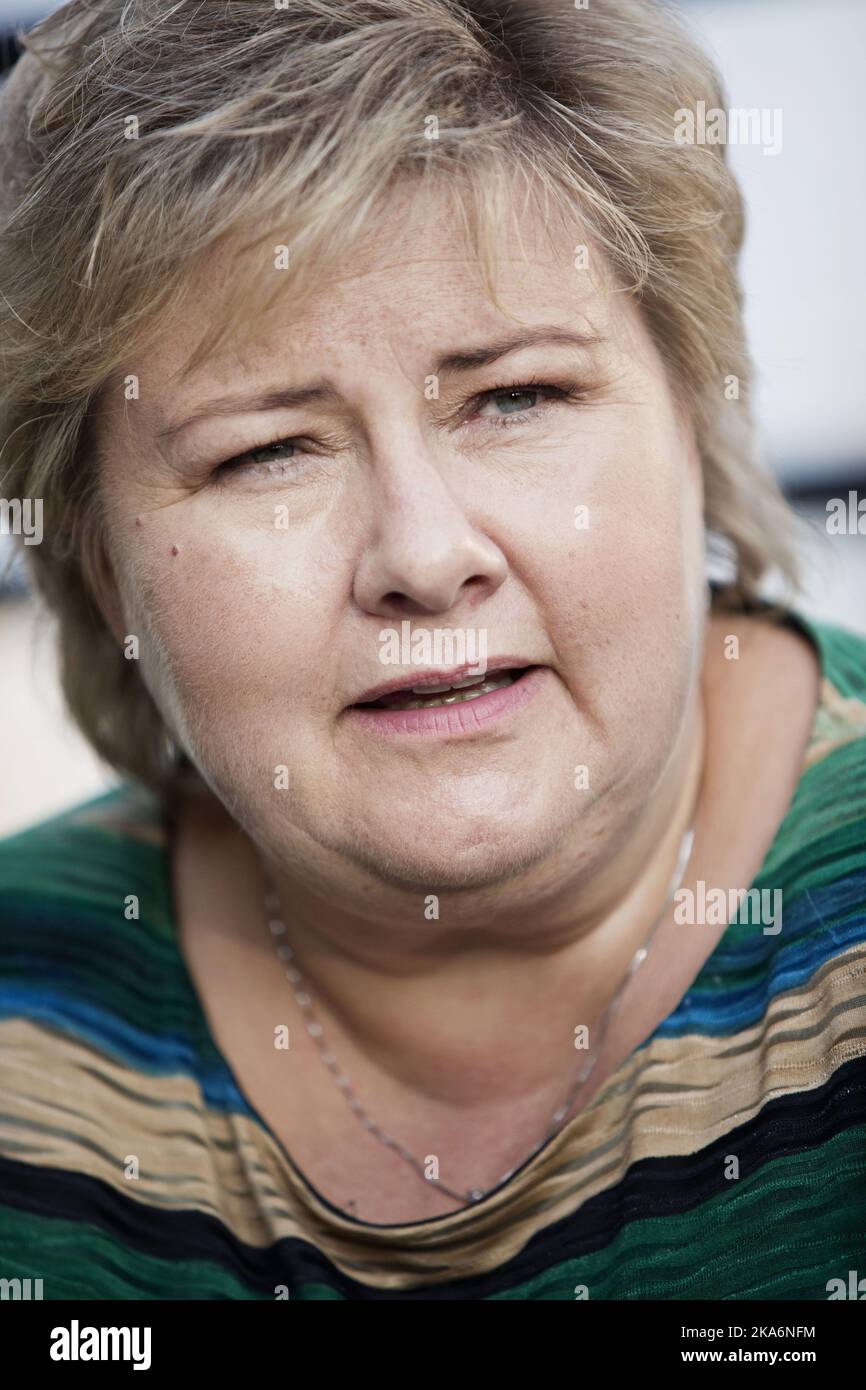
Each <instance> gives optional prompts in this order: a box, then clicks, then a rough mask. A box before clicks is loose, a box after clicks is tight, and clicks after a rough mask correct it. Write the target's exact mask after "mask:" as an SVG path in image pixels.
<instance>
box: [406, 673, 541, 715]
mask: <svg viewBox="0 0 866 1390" xmlns="http://www.w3.org/2000/svg"><path fill="white" fill-rule="evenodd" d="M517 676H518V672H516V671H503V672H502V674H501V675H499V676H491V677H490V678H489V679H488V680H482V681H481V683H480V684H478V685H473V686H471V687H467V688H463V689H452V687H451V686H445V687H444V689H445V690H447V691H449V694H447V695H446V694H444V693H442V692H434V693H433V695H432V696H430V695H429V691H430V687H429V686H428V687H427V691H428V698H426V699H423V700H405V701H404V700H402V699H401V700H400V703H399V705H398V706H396V708H399V709H435V708H436V707H437V706H438V705H457V704H462V703H464V702H465V701H466V700H477V699H478V697H479V695H488V694H489V693H490V691H491V690H500V689H502V687H503V686H506V685H513V683H514V682H515V681H516V680H517ZM412 693H413V694H417V691H414V690H413V692H412ZM389 708H394V706H389Z"/></svg>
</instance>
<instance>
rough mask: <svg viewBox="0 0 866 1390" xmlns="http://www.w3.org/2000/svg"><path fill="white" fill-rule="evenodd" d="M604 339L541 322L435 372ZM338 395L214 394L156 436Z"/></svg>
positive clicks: (322, 385)
mask: <svg viewBox="0 0 866 1390" xmlns="http://www.w3.org/2000/svg"><path fill="white" fill-rule="evenodd" d="M602 341H603V340H602V339H601V338H600V337H598V336H597V335H596V334H594V333H577V332H574V331H573V330H570V329H565V328H559V327H557V326H556V325H555V324H540V325H538V326H536V327H534V328H531V329H525V330H523V331H522V332H520V333H516V334H513V335H512V336H511V337H509V338H502V339H500V340H499V341H497V342H494V343H486V344H484V346H482V347H477V348H468V349H465V350H463V351H460V352H446V353H444V354H443V355H441V356H440V357H439V358H438V359H437V361H436V370H435V375H437V376H440V375H443V376H444V375H454V374H456V373H460V372H471V371H475V370H477V368H479V367H486V366H489V365H490V364H491V363H492V362H496V361H498V360H499V358H500V357H506V356H507V355H508V354H509V353H511V352H517V351H518V349H520V348H528V347H541V346H549V345H551V344H556V345H559V346H565V347H578V348H581V349H583V350H586V349H588V348H592V347H596V346H598V344H600V343H601V342H602ZM338 399H339V392H338V391H336V390H335V388H334V387H333V386H331V385H330V383H329V382H327V381H324V380H320V381H313V382H309V383H308V384H307V385H305V386H282V387H274V388H271V389H268V390H265V391H259V392H256V393H255V394H253V395H225V396H214V397H212V398H211V399H210V400H206V401H202V402H201V404H200V405H199V406H198V407H197V409H196V410H195V411H194V412H193V413H192V414H191V415H187V416H185V417H184V419H182V420H178V421H177V422H176V423H175V424H173V425H168V426H167V427H166V428H165V429H164V430H159V431H158V432H157V434H156V435H155V438H156V439H159V440H166V439H174V438H176V437H177V435H179V434H180V433H181V431H182V430H186V429H188V428H189V427H190V425H195V424H198V423H199V422H200V421H201V420H207V419H210V418H211V417H213V416H223V415H235V414H239V413H242V412H248V413H251V414H252V413H256V412H261V411H266V410H289V409H291V408H292V407H293V406H300V405H308V404H310V403H311V402H318V403H320V404H321V403H324V402H328V403H333V402H335V401H337V400H338Z"/></svg>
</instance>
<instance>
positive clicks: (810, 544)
mask: <svg viewBox="0 0 866 1390" xmlns="http://www.w3.org/2000/svg"><path fill="white" fill-rule="evenodd" d="M334 3H335V4H339V0H334ZM563 3H564V4H567V3H568V0H563ZM672 3H673V4H674V8H679V9H681V10H682V11H684V12H685V14H686V17H687V19H688V21H689V22H690V23H691V24H692V26H693V27H694V29H695V30H696V31H697V32H698V34H699V36H700V37H701V38H702V40H703V43H704V45H705V47H706V48H707V49H708V50H709V51H710V53H711V54H712V56H713V57H714V59H715V61H716V63H717V65H718V66H719V68H720V70H721V72H722V75H723V77H724V79H725V82H726V87H727V94H726V95H727V103H728V108H737V109H747V110H751V109H753V108H756V109H758V110H759V111H764V112H767V113H768V120H769V121H770V122H772V119H773V117H772V113H773V112H778V113H781V114H780V116H776V118H775V120H776V126H775V139H773V140H767V141H765V142H764V144H762V143H758V142H756V143H752V144H748V143H742V144H730V146H729V154H730V158H731V162H732V165H733V168H734V170H735V172H736V173H737V175H738V177H739V179H740V182H741V186H742V188H743V192H744V194H745V199H746V207H747V216H748V230H747V238H746V246H745V252H744V257H743V262H742V273H743V282H744V287H745V293H746V319H747V326H748V331H749V337H750V344H751V348H752V353H753V356H754V358H755V361H756V363H757V366H758V378H757V382H756V389H755V401H756V410H757V416H758V420H759V424H760V427H761V430H762V435H763V440H764V446H765V452H766V455H767V458H768V461H769V464H770V466H771V467H772V469H773V470H774V472H775V473H776V475H777V476H778V478H779V479H780V482H781V484H782V486H783V488H784V490H785V492H786V494H787V495H788V497H789V499H790V501H791V503H792V505H793V506H794V507H795V509H796V510H797V512H798V513H799V514H800V516H801V517H802V518H803V523H804V535H803V567H804V577H805V592H804V594H803V598H802V600H801V602H800V605H799V606H800V608H801V609H802V610H803V612H805V613H807V614H810V615H812V616H814V617H816V618H822V619H825V620H828V621H830V622H836V623H840V624H842V625H843V626H846V627H849V628H852V629H855V630H857V631H860V632H863V633H864V634H866V518H864V534H863V535H859V534H857V533H856V532H853V533H849V534H843V535H830V534H828V530H827V504H828V501H829V500H830V499H832V498H843V499H845V500H846V502H847V500H848V495H849V492H850V491H852V490H853V491H854V492H855V493H856V494H857V499H858V500H859V499H866V384H864V380H863V377H864V367H866V276H864V273H863V240H862V239H863V230H862V229H863V222H864V213H866V160H864V157H863V151H862V132H863V130H864V128H866V83H864V80H863V69H864V57H866V0H821V4H820V5H816V4H815V3H814V0H679V3H676V0H672ZM55 8H58V6H56V5H52V4H44V3H35V2H34V0H0V69H2V71H5V70H8V68H9V67H10V66H11V65H12V64H13V63H14V61H15V59H16V57H17V54H18V48H17V45H16V43H15V40H14V32H15V30H16V29H17V28H18V27H19V26H23V27H24V28H25V29H26V28H28V27H30V26H31V25H32V24H34V23H36V22H37V20H39V19H40V18H42V17H43V16H44V15H45V14H47V13H48V12H49V11H50V10H52V9H55ZM2 71H0V81H2ZM771 128H772V126H771V125H768V128H767V129H768V131H769V130H770V129H771ZM779 134H780V135H781V148H780V149H779V152H778V153H776V154H771V153H765V145H766V146H769V145H774V144H778V143H779V140H778V137H779ZM0 289H2V284H0ZM10 545H11V541H10V538H9V537H8V536H6V535H3V534H0V560H2V558H3V556H4V555H5V550H6V548H7V547H9V546H10ZM0 684H2V692H3V693H2V703H0V716H2V727H3V738H2V747H0V835H3V834H8V833H9V832H10V831H12V830H14V829H17V828H19V827H22V826H24V825H26V824H29V823H30V822H32V821H35V820H37V819H40V818H42V817H43V816H47V815H50V814H52V813H53V812H54V811H57V810H60V809H62V808H63V807H65V806H67V805H69V804H71V803H72V802H74V801H77V800H81V799H83V798H84V797H86V796H90V795H95V794H96V793H97V792H99V791H100V790H102V789H104V788H107V787H108V786H110V785H111V784H112V783H113V782H114V781H115V780H116V779H115V778H114V776H113V774H112V773H111V772H110V770H108V769H106V768H105V767H103V766H101V765H100V763H99V761H98V760H97V758H96V757H95V755H94V754H93V753H91V752H90V750H89V748H88V747H87V745H86V744H85V743H84V741H83V739H82V738H81V736H80V735H79V734H78V733H77V732H76V730H75V728H74V726H73V725H72V724H71V722H70V721H69V720H68V718H67V717H66V715H65V713H64V710H63V705H62V700H61V697H60V694H59V688H58V681H57V672H56V663H55V657H54V641H53V632H52V629H51V625H50V622H49V621H48V620H47V619H46V617H45V615H44V614H43V613H42V612H40V611H39V609H38V607H37V605H36V604H35V603H34V601H33V600H32V599H31V598H30V597H29V596H28V594H27V592H26V586H25V584H24V581H23V578H22V576H21V572H20V569H19V570H16V571H15V572H13V575H12V577H11V580H10V581H9V582H8V583H7V584H6V585H5V586H4V588H3V589H2V591H0Z"/></svg>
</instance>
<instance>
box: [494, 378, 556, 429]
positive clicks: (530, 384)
mask: <svg viewBox="0 0 866 1390" xmlns="http://www.w3.org/2000/svg"><path fill="white" fill-rule="evenodd" d="M579 397H580V392H578V391H576V390H575V389H574V387H570V386H557V385H554V383H553V382H549V381H538V380H536V379H532V380H530V381H518V382H506V383H504V384H503V385H501V386H493V387H491V388H490V390H489V391H484V392H483V393H482V394H481V395H480V396H478V397H476V400H477V401H478V402H479V403H480V405H481V407H482V409H480V410H479V412H478V414H479V416H480V418H481V419H482V420H485V421H486V422H487V423H488V424H491V425H493V427H494V429H501V428H502V427H507V426H509V425H511V424H522V423H525V422H526V421H527V420H528V419H538V418H539V416H541V415H544V414H546V412H547V410H548V409H549V407H550V405H551V404H553V403H555V402H557V401H568V400H577V399H578V398H579ZM539 398H541V403H539ZM488 405H489V406H491V407H492V410H491V412H490V413H489V414H487V415H485V414H483V413H482V410H483V408H484V407H485V406H488Z"/></svg>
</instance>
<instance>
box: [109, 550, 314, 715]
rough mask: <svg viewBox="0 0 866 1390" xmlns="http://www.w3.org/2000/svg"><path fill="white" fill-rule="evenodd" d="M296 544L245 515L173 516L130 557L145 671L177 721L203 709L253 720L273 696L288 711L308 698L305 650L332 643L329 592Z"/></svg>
mask: <svg viewBox="0 0 866 1390" xmlns="http://www.w3.org/2000/svg"><path fill="white" fill-rule="evenodd" d="M171 536H174V537H175V538H176V539H174V540H172V539H169V537H171ZM205 537H206V538H207V539H204V538H205ZM290 544H291V543H290V540H289V538H288V537H287V536H286V535H285V534H284V533H280V534H279V535H278V536H275V535H274V534H273V533H271V534H270V535H268V536H263V535H261V534H258V533H256V532H252V533H251V532H250V531H249V529H246V530H245V528H244V527H243V526H242V525H241V524H236V525H234V526H231V527H229V528H228V529H222V530H220V529H219V528H214V527H208V526H206V525H201V526H197V527H196V528H194V529H193V528H182V527H180V526H179V525H177V526H175V527H174V528H171V527H168V528H166V532H165V537H163V538H161V539H160V542H159V544H158V545H151V546H149V547H148V548H147V549H146V550H141V551H139V552H138V553H137V554H136V555H135V556H133V557H132V563H131V565H130V566H129V569H128V572H127V573H128V577H127V582H126V586H125V587H126V600H127V612H128V613H129V614H130V615H131V618H132V621H133V622H135V623H136V624H137V625H138V630H139V631H140V635H141V659H142V675H143V677H144V679H145V681H146V683H147V684H148V687H149V688H150V690H151V692H152V694H153V695H154V698H155V699H156V701H157V703H158V705H159V706H160V708H161V709H162V710H163V711H164V712H165V713H169V712H170V714H171V717H172V722H173V723H174V724H175V726H176V727H181V728H188V727H191V726H193V725H195V724H196V722H197V721H198V720H199V719H200V717H201V716H202V715H203V714H204V713H205V712H206V711H211V712H213V711H217V712H218V714H219V722H220V725H221V726H222V727H223V728H229V727H231V726H233V725H234V723H235V719H236V717H237V718H238V719H240V717H241V716H244V722H245V723H246V724H249V722H250V721H251V720H252V719H253V718H259V719H260V718H262V717H263V716H267V715H268V714H269V713H271V712H272V708H273V707H274V706H275V705H278V707H279V709H280V713H281V717H282V719H283V720H285V718H286V717H287V715H288V714H290V711H291V709H292V708H293V707H301V706H303V705H304V704H305V703H307V701H308V699H309V697H310V695H311V686H312V685H313V678H314V673H313V672H311V669H310V661H309V653H310V652H311V651H321V650H322V649H323V648H324V649H325V650H327V642H326V641H325V640H323V639H324V638H325V636H326V634H327V633H328V631H329V627H330V620H329V612H330V611H331V609H332V606H333V594H332V593H331V592H330V590H329V589H328V588H326V587H325V584H326V581H327V576H325V577H324V578H322V579H320V580H319V581H316V579H315V578H311V575H310V568H309V565H307V564H305V563H304V562H303V557H302V556H299V555H298V553H297V551H294V552H292V553H290V549H289V548H290ZM175 545H176V547H177V553H176V554H174V553H173V547H174V546H175Z"/></svg>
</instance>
